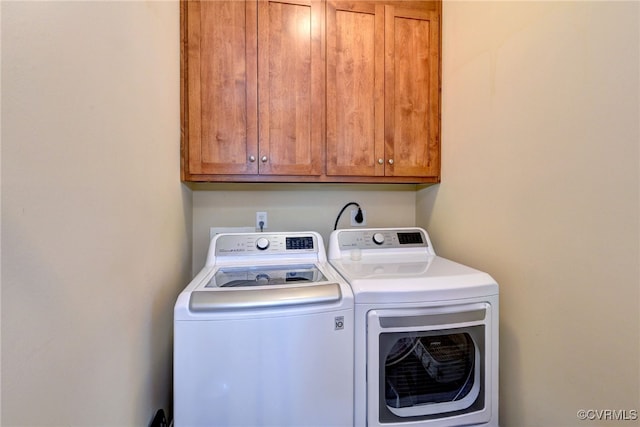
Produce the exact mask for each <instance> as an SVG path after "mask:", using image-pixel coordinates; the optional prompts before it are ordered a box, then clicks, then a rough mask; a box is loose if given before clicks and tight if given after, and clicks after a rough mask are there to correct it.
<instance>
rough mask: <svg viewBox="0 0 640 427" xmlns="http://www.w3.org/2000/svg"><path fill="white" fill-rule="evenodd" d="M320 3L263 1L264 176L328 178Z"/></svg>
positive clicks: (260, 64)
mask: <svg viewBox="0 0 640 427" xmlns="http://www.w3.org/2000/svg"><path fill="white" fill-rule="evenodd" d="M323 18H324V13H323V4H322V2H321V1H315V0H314V1H299V0H296V1H287V2H280V1H271V0H259V1H258V23H259V25H258V33H259V37H258V40H259V41H258V43H259V46H258V81H259V86H258V90H259V93H258V99H259V105H258V115H259V122H260V128H259V150H260V154H259V157H260V163H259V172H260V174H272V175H320V174H322V173H323V169H324V168H323V155H322V153H323V141H324V139H323V129H324V76H325V74H324V61H323V55H322V46H323V41H322V37H323V34H322V28H324V25H323V23H322V21H323Z"/></svg>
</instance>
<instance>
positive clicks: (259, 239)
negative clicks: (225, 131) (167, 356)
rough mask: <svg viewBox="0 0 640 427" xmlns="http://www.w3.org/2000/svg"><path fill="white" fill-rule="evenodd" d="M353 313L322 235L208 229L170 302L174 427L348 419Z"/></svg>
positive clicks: (320, 423) (336, 423)
mask: <svg viewBox="0 0 640 427" xmlns="http://www.w3.org/2000/svg"><path fill="white" fill-rule="evenodd" d="M353 313H354V311H353V293H352V291H351V289H350V287H349V285H348V284H347V283H346V282H345V281H344V280H343V279H342V278H341V277H340V275H338V274H337V273H336V272H335V271H334V270H333V269H332V268H331V266H330V265H329V264H328V262H327V259H326V253H325V249H324V244H323V241H322V237H321V236H320V235H319V234H317V233H314V232H302V233H301V232H296V233H244V234H232V233H229V234H219V235H217V236H215V237H214V238H213V239H212V241H211V244H210V247H209V253H208V256H207V261H206V266H205V267H204V268H203V269H202V270H201V271H200V272H199V273H198V275H197V276H196V277H195V278H194V279H193V280H192V281H191V283H189V285H188V286H187V287H186V288H185V289H184V290H183V291H182V293H180V295H179V297H178V299H177V302H176V304H175V310H174V424H175V426H176V427H187V426H189V427H191V426H207V427H211V426H251V427H255V426H278V427H281V426H295V427H299V426H321V427H327V426H352V425H353V407H354V406H353V333H354V319H353Z"/></svg>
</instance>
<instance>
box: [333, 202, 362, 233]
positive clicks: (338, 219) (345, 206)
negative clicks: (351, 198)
mask: <svg viewBox="0 0 640 427" xmlns="http://www.w3.org/2000/svg"><path fill="white" fill-rule="evenodd" d="M351 205H355V206H357V207H358V212H357V213H356V216H355V217H354V218H353V219H355V220H356V222H357V223H358V224H362V221H364V215H362V209H361V208H360V205H359V204H357V203H356V202H349V203H347V204H346V205H344V206H343V207H342V209H341V210H340V213H339V214H338V217H337V218H336V224H335V225H334V226H333V229H334V230H337V229H338V221H340V217H341V216H342V214H343V213H344V211H345V209H347V208H348V207H349V206H351Z"/></svg>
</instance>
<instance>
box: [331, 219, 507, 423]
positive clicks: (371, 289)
mask: <svg viewBox="0 0 640 427" xmlns="http://www.w3.org/2000/svg"><path fill="white" fill-rule="evenodd" d="M329 262H331V264H332V265H333V266H334V268H335V269H336V270H337V271H338V272H339V273H340V274H341V275H342V276H343V277H344V278H345V279H346V280H347V282H349V284H350V285H351V288H352V290H353V293H354V298H355V353H354V354H355V371H354V372H355V425H356V426H365V425H366V426H387V427H388V426H411V427H414V426H415V427H417V426H420V427H427V426H428V427H436V426H437V427H443V426H487V427H488V426H497V425H498V285H497V283H496V282H495V281H494V280H493V279H492V278H491V276H489V275H488V274H486V273H483V272H481V271H478V270H474V269H472V268H470V267H467V266H464V265H461V264H458V263H455V262H453V261H450V260H447V259H444V258H442V257H439V256H436V254H435V252H434V250H433V247H432V246H431V242H430V240H429V236H428V234H427V232H426V231H425V230H423V229H421V228H395V229H386V228H385V229H347V230H337V231H334V232H333V233H332V234H331V237H330V240H329Z"/></svg>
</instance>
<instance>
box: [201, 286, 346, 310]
mask: <svg viewBox="0 0 640 427" xmlns="http://www.w3.org/2000/svg"><path fill="white" fill-rule="evenodd" d="M341 298H342V292H341V291H340V285H339V284H337V283H327V284H323V285H313V286H297V287H290V286H289V287H286V288H277V289H273V288H271V289H264V288H262V289H255V288H252V289H246V288H245V289H233V288H230V289H229V290H227V289H225V290H210V291H194V292H192V293H191V298H190V299H189V310H191V311H193V312H201V313H202V312H211V311H222V310H249V309H260V308H272V307H287V306H295V305H310V304H329V303H333V302H337V301H340V299H341Z"/></svg>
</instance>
